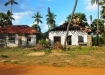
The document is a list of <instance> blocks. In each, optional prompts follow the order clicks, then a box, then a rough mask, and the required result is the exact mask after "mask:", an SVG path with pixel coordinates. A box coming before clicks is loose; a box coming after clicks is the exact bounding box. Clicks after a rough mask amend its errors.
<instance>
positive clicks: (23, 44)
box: [22, 34, 36, 46]
mask: <svg viewBox="0 0 105 75" xmlns="http://www.w3.org/2000/svg"><path fill="white" fill-rule="evenodd" d="M28 37H31V41H30V42H28V46H35V45H36V35H35V34H34V35H28ZM22 46H27V37H26V36H25V35H22Z"/></svg>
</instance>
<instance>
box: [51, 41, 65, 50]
mask: <svg viewBox="0 0 105 75" xmlns="http://www.w3.org/2000/svg"><path fill="white" fill-rule="evenodd" d="M53 48H54V49H56V50H63V49H64V48H63V46H62V45H61V43H60V42H56V43H55V44H54V46H53Z"/></svg>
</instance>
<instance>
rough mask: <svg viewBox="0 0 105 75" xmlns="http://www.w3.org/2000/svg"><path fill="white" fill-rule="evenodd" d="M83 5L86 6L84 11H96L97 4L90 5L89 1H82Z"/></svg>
mask: <svg viewBox="0 0 105 75" xmlns="http://www.w3.org/2000/svg"><path fill="white" fill-rule="evenodd" d="M84 4H85V5H87V6H86V8H85V9H86V10H89V11H90V10H92V11H96V10H97V4H93V5H92V4H91V0H84Z"/></svg>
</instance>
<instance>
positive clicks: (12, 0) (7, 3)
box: [5, 0, 18, 23]
mask: <svg viewBox="0 0 105 75" xmlns="http://www.w3.org/2000/svg"><path fill="white" fill-rule="evenodd" d="M9 4H10V5H11V8H10V11H11V17H12V5H13V4H18V3H17V2H15V0H8V2H6V3H5V6H7V5H9ZM11 23H12V19H11Z"/></svg>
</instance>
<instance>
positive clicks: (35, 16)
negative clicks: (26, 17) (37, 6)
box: [32, 12, 43, 25]
mask: <svg viewBox="0 0 105 75" xmlns="http://www.w3.org/2000/svg"><path fill="white" fill-rule="evenodd" d="M32 18H35V20H34V22H37V25H39V23H43V22H42V21H41V20H40V19H41V18H43V17H42V16H41V14H40V13H39V12H37V13H36V14H35V13H34V16H32Z"/></svg>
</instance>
